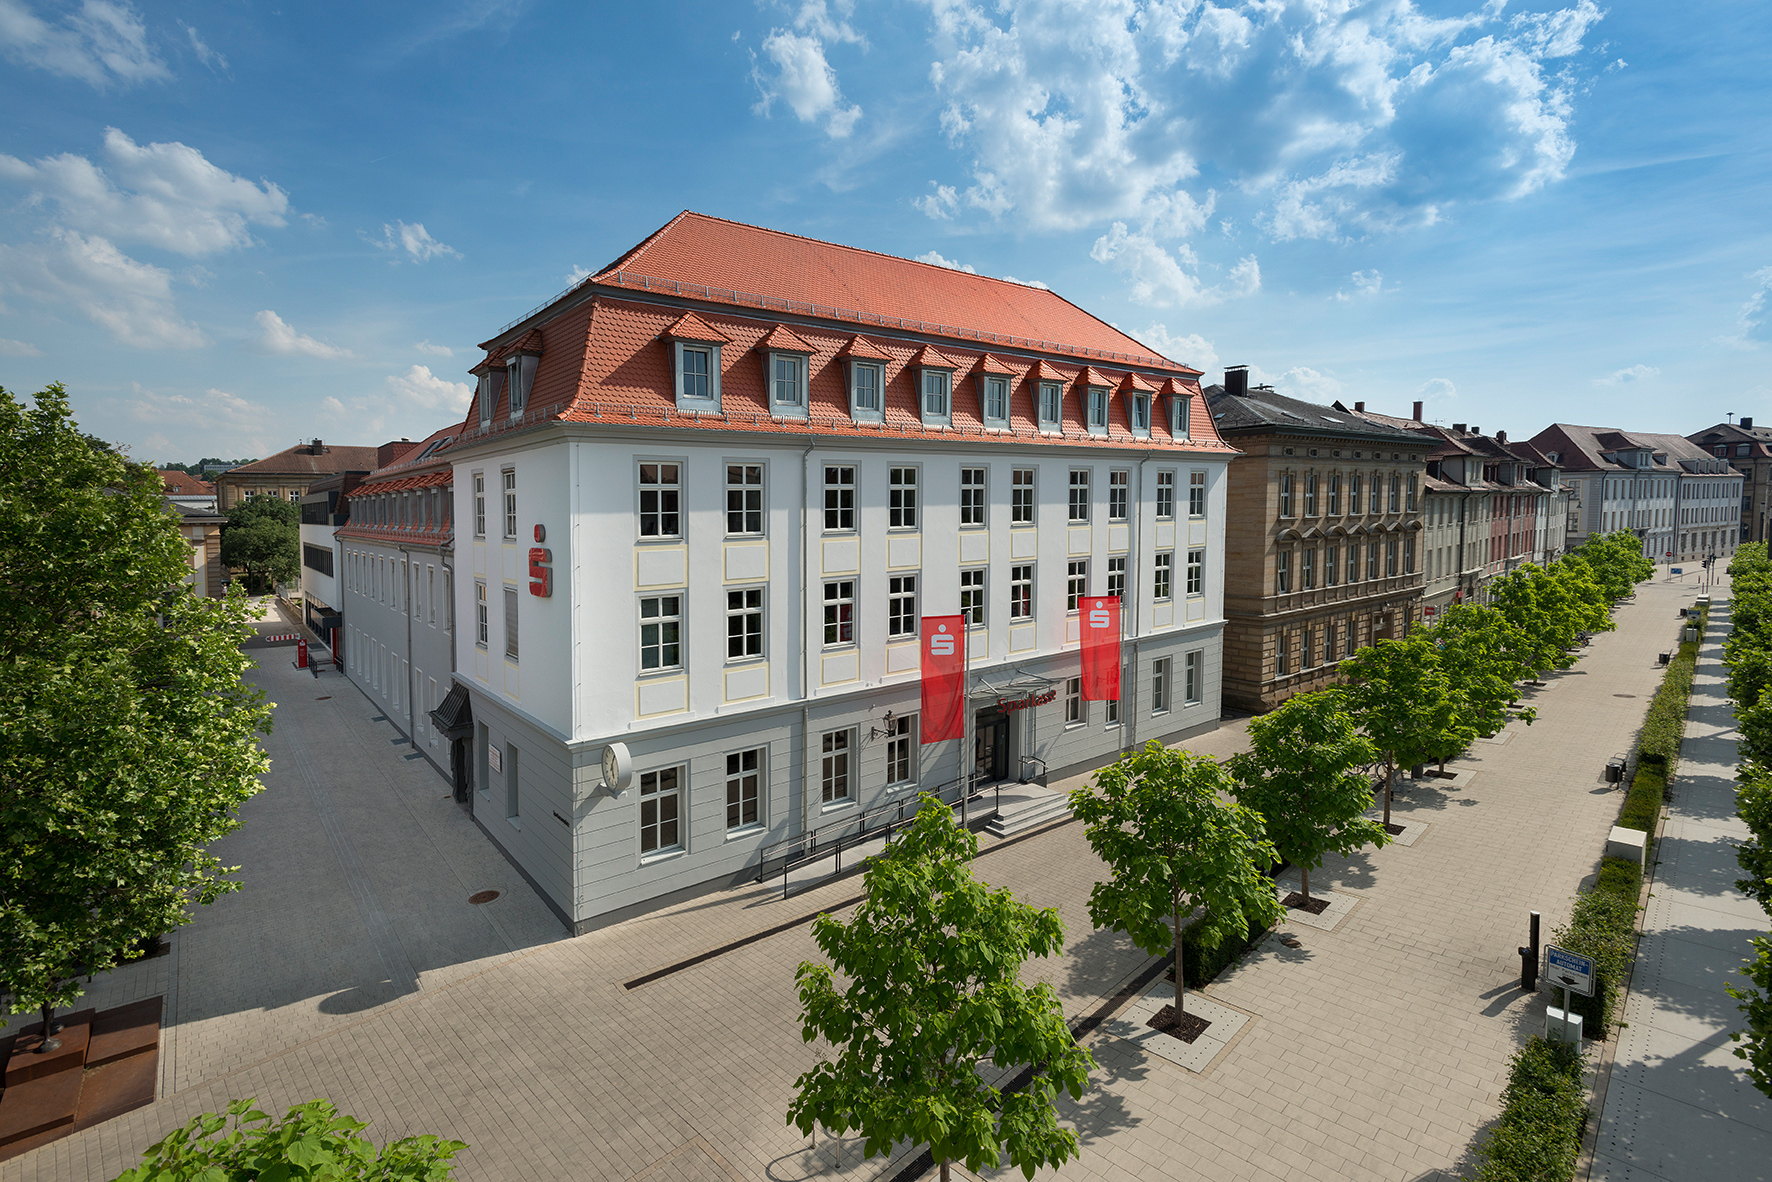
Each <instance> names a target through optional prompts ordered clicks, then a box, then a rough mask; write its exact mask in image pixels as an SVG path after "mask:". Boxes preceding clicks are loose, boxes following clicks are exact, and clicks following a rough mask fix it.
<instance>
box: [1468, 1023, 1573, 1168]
mask: <svg viewBox="0 0 1772 1182" xmlns="http://www.w3.org/2000/svg"><path fill="white" fill-rule="evenodd" d="M1581 1070H1582V1060H1581V1052H1580V1051H1578V1050H1577V1049H1576V1048H1574V1047H1572V1046H1570V1045H1569V1044H1568V1043H1557V1042H1547V1041H1545V1040H1544V1039H1542V1038H1534V1039H1533V1040H1532V1041H1531V1042H1529V1043H1527V1044H1526V1045H1525V1046H1523V1047H1521V1048H1520V1049H1519V1050H1518V1051H1517V1052H1515V1053H1514V1058H1513V1065H1512V1067H1511V1068H1510V1069H1509V1071H1508V1084H1507V1090H1506V1091H1505V1092H1503V1093H1502V1095H1501V1119H1500V1120H1499V1121H1497V1122H1496V1125H1495V1130H1494V1132H1492V1133H1491V1134H1490V1135H1489V1139H1488V1140H1487V1141H1485V1142H1484V1143H1483V1145H1482V1146H1481V1147H1480V1148H1479V1149H1478V1150H1477V1160H1478V1166H1477V1178H1478V1180H1479V1182H1568V1180H1569V1179H1570V1178H1573V1177H1574V1176H1575V1162H1576V1158H1577V1156H1578V1155H1579V1154H1580V1152H1581V1136H1582V1134H1583V1133H1584V1132H1586V1130H1587V1118H1588V1109H1587V1099H1586V1096H1585V1095H1584V1093H1583V1090H1582V1086H1581Z"/></svg>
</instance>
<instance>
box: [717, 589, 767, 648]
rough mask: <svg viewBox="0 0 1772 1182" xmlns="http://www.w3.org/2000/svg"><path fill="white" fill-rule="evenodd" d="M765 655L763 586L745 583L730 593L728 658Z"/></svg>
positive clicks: (727, 614) (727, 636)
mask: <svg viewBox="0 0 1772 1182" xmlns="http://www.w3.org/2000/svg"><path fill="white" fill-rule="evenodd" d="M762 655H763V588H761V587H741V588H739V589H738V590H736V591H728V592H727V593H726V659H727V660H729V661H738V660H743V659H744V658H745V657H760V656H762Z"/></svg>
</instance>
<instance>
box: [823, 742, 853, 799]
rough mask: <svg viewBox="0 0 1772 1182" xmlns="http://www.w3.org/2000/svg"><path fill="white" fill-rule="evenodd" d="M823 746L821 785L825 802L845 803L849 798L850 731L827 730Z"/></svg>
mask: <svg viewBox="0 0 1772 1182" xmlns="http://www.w3.org/2000/svg"><path fill="white" fill-rule="evenodd" d="M822 747H823V753H822V755H823V758H822V761H821V764H820V767H819V787H820V789H821V790H822V795H823V797H824V802H825V803H826V804H843V803H845V802H846V801H848V799H849V732H848V731H830V732H827V733H826V734H825V736H824V741H823V743H822Z"/></svg>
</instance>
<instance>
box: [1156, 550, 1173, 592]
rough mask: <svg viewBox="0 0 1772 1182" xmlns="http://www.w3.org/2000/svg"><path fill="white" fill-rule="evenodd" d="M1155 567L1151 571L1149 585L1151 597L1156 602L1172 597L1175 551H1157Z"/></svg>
mask: <svg viewBox="0 0 1772 1182" xmlns="http://www.w3.org/2000/svg"><path fill="white" fill-rule="evenodd" d="M1156 559H1157V564H1156V569H1155V571H1154V572H1153V577H1152V581H1151V587H1152V590H1153V592H1154V594H1153V598H1155V599H1156V600H1157V601H1158V602H1161V601H1163V600H1165V599H1172V598H1174V589H1175V584H1174V582H1173V580H1174V577H1175V551H1173V550H1162V551H1159V552H1158V553H1157V556H1156Z"/></svg>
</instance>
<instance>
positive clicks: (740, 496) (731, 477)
mask: <svg viewBox="0 0 1772 1182" xmlns="http://www.w3.org/2000/svg"><path fill="white" fill-rule="evenodd" d="M726 532H727V533H728V534H732V535H737V534H760V533H762V532H763V465H761V464H727V465H726Z"/></svg>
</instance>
